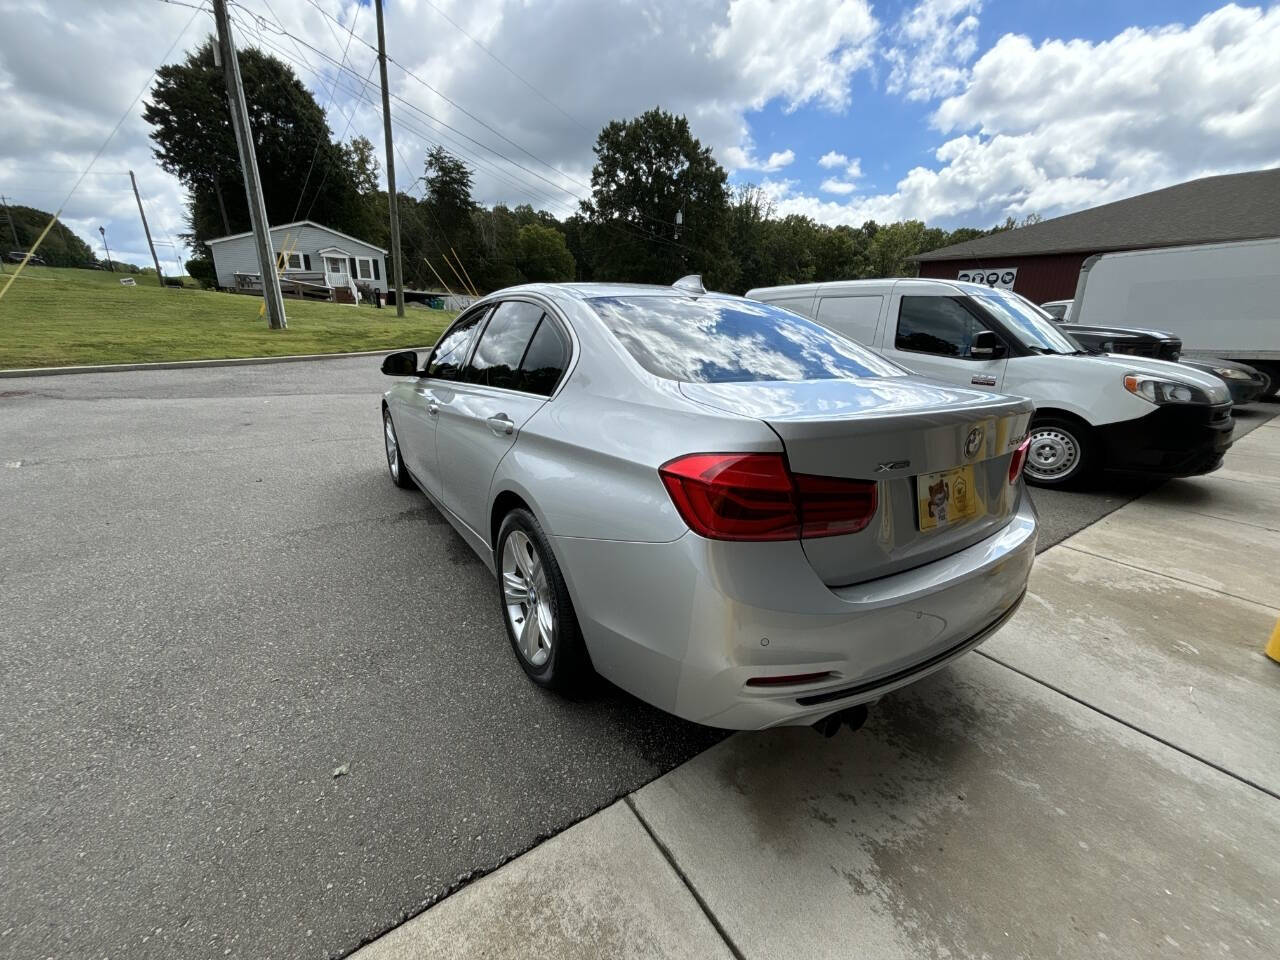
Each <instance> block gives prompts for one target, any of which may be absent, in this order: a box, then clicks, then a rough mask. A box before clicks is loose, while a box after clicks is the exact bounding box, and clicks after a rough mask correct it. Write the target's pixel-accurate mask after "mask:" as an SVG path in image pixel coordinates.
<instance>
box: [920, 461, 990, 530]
mask: <svg viewBox="0 0 1280 960" xmlns="http://www.w3.org/2000/svg"><path fill="white" fill-rule="evenodd" d="M916 500H917V502H918V505H919V515H920V529H921V530H937V529H939V528H941V527H945V526H948V525H949V524H952V523H956V522H958V521H960V520H969V519H971V518H973V517H976V516H978V515H980V514H982V513H985V512H986V506H985V505H984V504H983V502H982V497H981V495H980V494H979V493H978V488H977V486H976V484H975V483H974V481H973V467H972V466H967V467H955V468H954V469H951V470H943V471H941V472H939V473H922V474H920V476H918V477H916Z"/></svg>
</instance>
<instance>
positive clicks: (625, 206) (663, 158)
mask: <svg viewBox="0 0 1280 960" xmlns="http://www.w3.org/2000/svg"><path fill="white" fill-rule="evenodd" d="M595 155H596V162H595V166H594V167H593V168H592V171H591V188H592V191H591V192H592V196H591V201H590V202H589V203H586V204H584V206H583V210H584V213H586V214H587V215H588V216H589V217H590V219H591V220H592V221H593V222H594V223H596V224H597V225H599V226H600V227H601V228H602V229H601V230H599V231H597V233H596V237H595V240H596V243H595V256H594V258H593V260H594V263H593V265H592V266H593V270H594V273H595V274H596V276H597V277H599V278H600V279H604V280H635V281H648V282H656V283H671V282H672V281H673V280H675V279H676V278H677V277H679V276H680V275H681V274H684V273H701V274H702V275H703V277H704V279H705V280H706V282H707V285H708V286H709V287H717V288H720V289H724V288H726V287H729V286H731V285H732V284H733V283H734V282H735V281H736V279H737V272H738V267H737V262H736V261H735V260H734V258H733V256H732V254H731V252H730V249H729V243H728V214H729V190H728V186H727V181H728V177H727V174H726V173H725V171H724V168H723V167H721V166H720V164H718V163H716V161H715V159H714V157H712V155H711V148H710V147H705V146H703V145H702V144H701V143H700V142H699V141H698V140H697V139H696V138H695V137H694V136H693V134H692V133H691V132H690V130H689V121H688V120H686V119H685V118H684V117H682V116H676V115H675V114H671V113H667V112H666V111H665V110H662V109H660V108H655V109H653V110H649V111H647V112H646V113H644V114H642V115H641V116H639V117H637V118H635V119H634V120H615V121H613V122H612V123H610V124H608V125H607V126H606V127H605V128H604V129H603V130H601V131H600V135H599V137H597V138H596V144H595ZM678 221H679V222H678Z"/></svg>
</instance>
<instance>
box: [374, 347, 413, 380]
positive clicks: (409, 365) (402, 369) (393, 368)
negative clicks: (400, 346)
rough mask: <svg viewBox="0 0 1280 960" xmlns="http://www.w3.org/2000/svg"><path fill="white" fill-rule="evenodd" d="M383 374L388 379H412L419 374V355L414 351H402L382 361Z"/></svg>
mask: <svg viewBox="0 0 1280 960" xmlns="http://www.w3.org/2000/svg"><path fill="white" fill-rule="evenodd" d="M382 372H383V373H385V374H386V375H387V376H388V377H412V376H413V375H414V374H415V373H417V372H418V354H417V353H415V352H414V351H413V350H401V351H400V352H399V353H393V354H391V355H390V356H388V357H386V358H385V359H383V361H382Z"/></svg>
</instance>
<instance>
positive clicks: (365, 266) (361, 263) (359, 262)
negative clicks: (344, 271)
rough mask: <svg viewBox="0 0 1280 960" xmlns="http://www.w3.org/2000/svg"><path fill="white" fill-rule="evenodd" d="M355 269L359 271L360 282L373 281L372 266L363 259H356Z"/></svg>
mask: <svg viewBox="0 0 1280 960" xmlns="http://www.w3.org/2000/svg"><path fill="white" fill-rule="evenodd" d="M356 269H357V270H359V271H360V279H361V280H372V279H373V265H372V264H371V263H370V262H369V261H368V260H366V259H365V258H364V257H359V258H357V259H356Z"/></svg>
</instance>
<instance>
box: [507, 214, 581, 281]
mask: <svg viewBox="0 0 1280 960" xmlns="http://www.w3.org/2000/svg"><path fill="white" fill-rule="evenodd" d="M517 243H518V247H519V259H518V261H517V262H518V266H519V267H520V272H521V273H523V274H524V275H525V278H526V279H527V280H530V281H532V282H547V283H558V282H562V281H565V280H572V279H573V276H574V272H575V268H576V264H574V262H573V254H571V253H570V252H569V247H568V245H567V244H566V243H565V242H564V235H563V234H562V233H560V231H559V230H556V229H555V228H554V227H547V226H544V225H542V224H540V223H526V224H525V225H524V226H523V227H521V228H520V233H519V235H518V240H517Z"/></svg>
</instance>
